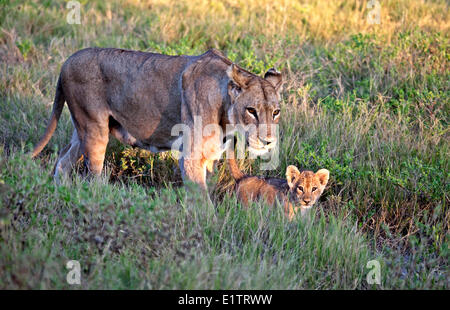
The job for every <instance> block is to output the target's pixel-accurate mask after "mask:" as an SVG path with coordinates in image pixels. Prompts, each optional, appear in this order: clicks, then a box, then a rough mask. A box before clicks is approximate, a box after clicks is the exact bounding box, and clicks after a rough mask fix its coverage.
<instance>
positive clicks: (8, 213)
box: [0, 0, 450, 288]
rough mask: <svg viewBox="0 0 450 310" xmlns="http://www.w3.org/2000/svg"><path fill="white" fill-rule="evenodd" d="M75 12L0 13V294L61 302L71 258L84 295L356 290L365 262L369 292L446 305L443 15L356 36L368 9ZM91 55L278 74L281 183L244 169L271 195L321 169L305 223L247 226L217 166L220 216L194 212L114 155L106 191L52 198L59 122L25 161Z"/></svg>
mask: <svg viewBox="0 0 450 310" xmlns="http://www.w3.org/2000/svg"><path fill="white" fill-rule="evenodd" d="M80 2H81V4H82V11H81V24H80V25H76V24H75V25H70V24H68V23H67V22H66V14H67V9H66V8H65V3H60V2H58V1H44V2H42V1H10V0H6V1H5V0H3V1H1V3H2V10H1V12H0V143H1V144H2V145H3V151H2V154H1V162H2V164H1V165H2V166H1V172H0V184H1V193H2V199H1V203H2V208H1V211H0V212H1V216H2V219H1V226H0V229H1V238H2V243H1V248H0V249H1V251H2V253H1V254H2V255H1V256H0V257H1V259H0V272H1V273H2V277H1V279H2V281H3V282H2V284H1V286H2V287H9V288H16V287H30V288H31V287H32V288H53V287H65V285H66V284H65V281H64V277H65V273H66V270H65V269H64V268H63V266H64V261H65V260H67V259H69V258H70V259H79V260H80V261H81V262H82V266H84V267H83V268H84V269H83V272H84V276H85V279H86V281H85V282H84V283H83V287H89V288H106V287H109V288H122V287H133V288H144V287H145V288H149V287H151V288H355V287H357V288H368V286H367V284H366V282H365V274H366V272H367V270H366V269H365V264H366V263H367V261H368V260H370V259H375V258H376V259H379V260H380V261H381V262H382V266H383V275H384V277H383V283H382V285H381V286H376V287H381V288H436V287H439V288H448V287H449V278H448V258H449V256H448V255H449V252H448V248H449V239H448V235H449V234H448V231H449V223H450V212H449V209H448V205H449V197H448V193H449V192H450V181H449V179H450V178H449V172H448V171H449V161H448V158H449V143H448V141H449V131H448V123H449V113H448V112H449V110H450V106H449V99H448V98H449V85H448V80H449V78H450V74H449V73H450V72H449V55H448V48H449V45H448V33H449V18H448V3H447V2H446V1H407V0H401V1H380V4H381V20H380V24H369V23H368V22H367V13H368V11H369V10H370V9H369V8H367V2H366V1H319V0H315V1H314V0H310V1H290V0H286V1H266V0H260V1H240V0H223V1H214V2H211V1H201V0H195V1H110V2H107V3H104V2H102V1H80ZM88 46H102V47H121V48H129V49H139V50H145V51H156V52H161V53H166V54H199V53H202V52H204V51H205V50H207V49H208V48H211V47H215V48H218V49H221V50H223V51H224V52H225V53H226V54H227V55H228V57H229V58H230V59H232V60H233V61H235V62H237V63H238V64H240V65H241V66H243V67H245V68H247V69H249V70H251V71H253V72H255V73H256V74H262V73H263V72H265V71H266V70H267V69H268V68H270V67H272V66H276V67H278V68H279V69H280V70H282V71H283V73H284V75H285V80H286V83H285V85H284V90H283V93H282V97H283V102H282V119H281V120H282V121H281V141H280V163H281V164H280V167H279V168H278V169H277V170H274V171H259V169H258V167H259V163H260V160H255V161H250V160H245V161H242V162H241V163H240V165H241V168H242V169H243V170H245V171H246V172H248V173H252V174H265V175H270V176H280V177H283V174H284V171H285V168H286V166H287V165H290V164H295V165H297V166H299V167H302V168H308V169H312V170H314V169H318V168H327V169H329V170H330V172H331V179H330V183H329V186H328V188H327V189H326V191H325V193H324V196H323V197H322V199H321V202H320V204H319V207H318V208H317V209H318V210H317V212H316V214H315V216H313V218H312V219H311V220H310V221H309V222H308V221H306V222H305V221H296V222H295V223H293V224H289V223H286V222H285V221H284V219H283V218H282V216H280V214H279V212H278V213H277V211H273V210H270V209H268V208H267V207H266V206H254V208H252V209H251V210H250V211H245V210H242V209H241V208H240V206H239V204H238V203H237V202H236V200H235V198H234V197H233V195H232V188H233V181H232V180H231V178H230V176H229V174H228V172H227V169H226V167H225V165H223V164H222V163H219V164H218V166H217V167H216V173H215V174H214V176H213V178H212V186H211V187H212V188H213V190H212V194H213V197H214V198H215V203H216V210H215V211H214V212H212V213H211V212H210V211H205V209H204V208H203V207H202V203H201V202H196V201H192V199H193V197H191V198H186V197H185V193H184V191H186V189H184V188H180V187H179V185H180V184H181V178H180V175H179V171H178V170H177V168H176V160H175V159H174V158H172V157H171V156H170V154H150V153H148V152H143V151H139V150H137V149H132V148H128V147H125V146H122V145H120V144H119V143H117V142H115V141H111V143H110V146H109V149H108V154H107V162H106V168H107V170H108V171H109V172H108V174H107V176H108V177H106V178H103V179H102V180H97V181H95V180H92V181H88V180H83V179H81V178H80V177H78V176H75V177H74V180H73V181H72V183H71V182H69V181H68V182H69V183H67V184H65V185H63V186H61V187H57V186H55V185H54V184H53V183H52V182H51V180H50V179H49V175H50V171H51V168H52V165H53V163H54V161H55V157H54V154H55V152H56V151H57V150H58V149H61V148H62V147H64V145H65V144H66V143H68V141H69V138H70V135H71V123H70V118H69V113H68V111H67V109H65V110H64V112H63V116H62V118H61V120H60V123H59V125H58V129H57V131H56V133H55V135H54V137H53V138H52V140H51V141H50V144H49V145H48V147H47V148H46V150H45V151H44V153H43V155H42V156H41V157H40V159H39V160H38V161H37V162H31V161H30V160H28V159H26V158H25V157H24V155H23V152H26V151H27V150H29V149H30V148H31V146H32V144H34V143H36V142H37V141H38V139H39V137H40V135H41V134H42V133H43V131H44V127H45V124H46V121H47V119H48V117H49V115H50V109H51V103H52V101H53V95H54V89H55V85H56V80H57V76H58V74H59V69H60V67H61V65H62V63H63V62H64V60H65V59H66V58H67V57H68V56H70V55H71V54H72V53H74V52H75V51H76V50H78V49H80V48H83V47H88ZM69 184H72V185H69ZM166 187H168V188H166ZM187 195H188V197H190V196H189V195H191V194H189V189H188V190H187ZM210 218H211V219H210ZM213 219H215V220H213ZM121 231H124V232H126V233H122V232H121ZM349 236H354V238H349ZM127 238H128V239H127ZM121 242H122V243H121ZM116 243H117V245H116ZM120 244H122V245H120Z"/></svg>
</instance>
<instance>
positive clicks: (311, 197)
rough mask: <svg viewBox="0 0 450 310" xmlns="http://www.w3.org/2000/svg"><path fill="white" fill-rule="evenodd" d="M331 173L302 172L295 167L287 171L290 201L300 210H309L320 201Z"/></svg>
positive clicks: (322, 171) (325, 171) (323, 171)
mask: <svg viewBox="0 0 450 310" xmlns="http://www.w3.org/2000/svg"><path fill="white" fill-rule="evenodd" d="M329 176H330V172H329V171H328V170H327V169H320V170H318V171H317V172H316V173H314V172H312V171H303V172H300V171H299V170H298V169H297V167H295V166H292V165H291V166H288V167H287V169H286V180H287V183H288V185H289V200H290V201H291V203H292V204H293V206H294V210H295V212H297V210H298V209H309V208H311V207H312V206H313V205H314V204H315V203H316V201H317V199H319V197H320V195H321V194H322V192H323V190H324V189H325V186H326V185H327V183H328V178H329Z"/></svg>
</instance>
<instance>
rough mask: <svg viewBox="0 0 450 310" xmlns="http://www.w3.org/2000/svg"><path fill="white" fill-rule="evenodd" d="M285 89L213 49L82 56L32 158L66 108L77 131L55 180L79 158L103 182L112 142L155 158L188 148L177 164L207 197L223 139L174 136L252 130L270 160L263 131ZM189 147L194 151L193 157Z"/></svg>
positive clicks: (95, 51) (69, 70)
mask: <svg viewBox="0 0 450 310" xmlns="http://www.w3.org/2000/svg"><path fill="white" fill-rule="evenodd" d="M281 84H282V76H281V74H280V73H279V72H277V71H276V70H275V69H270V70H269V71H268V72H267V73H266V74H265V76H264V78H261V77H258V76H256V75H254V74H252V73H250V72H248V71H246V70H244V69H242V68H240V67H239V66H237V65H235V64H233V63H232V62H231V61H230V60H228V59H227V58H226V57H225V56H224V55H223V54H222V53H220V52H219V51H217V50H214V49H212V50H209V51H207V52H206V53H204V54H202V55H199V56H184V55H183V56H168V55H161V54H155V53H145V52H139V51H130V50H123V49H116V48H87V49H83V50H80V51H78V52H76V53H75V54H73V55H72V56H70V57H69V58H68V59H67V61H66V62H65V63H64V64H63V66H62V68H61V73H60V76H59V79H58V84H57V88H56V94H55V100H54V104H53V111H52V114H51V118H50V121H49V123H48V126H47V129H46V131H45V133H44V136H43V137H42V139H41V140H40V142H39V143H38V144H37V145H36V146H35V148H34V150H33V153H32V156H33V157H34V156H36V155H37V154H39V152H41V150H42V149H43V148H44V147H45V145H46V144H47V143H48V141H49V140H50V138H51V136H52V134H53V132H54V131H55V128H56V125H57V122H58V119H59V117H60V116H61V112H62V109H63V107H64V102H67V106H68V107H69V110H70V114H71V118H72V122H73V125H74V127H75V128H74V132H73V135H72V139H71V141H70V143H69V144H68V145H67V146H66V147H65V148H64V149H63V150H62V151H61V153H60V154H59V158H58V161H57V163H56V165H55V169H54V176H55V177H56V178H57V177H58V175H59V174H60V173H65V172H68V171H69V170H70V168H71V167H72V165H73V164H74V163H75V162H76V161H77V160H78V159H79V158H80V157H81V156H84V159H85V163H86V166H87V168H88V170H89V171H90V172H91V173H93V174H100V173H101V171H102V168H103V161H104V158H105V151H106V145H107V143H108V138H109V134H111V135H112V136H114V137H116V138H117V139H118V140H120V141H121V142H123V143H126V144H129V145H132V146H137V147H140V148H144V149H147V150H150V151H152V152H161V151H168V150H170V149H171V148H172V146H173V144H174V143H175V142H177V143H179V142H180V141H183V142H182V143H179V144H181V148H180V150H183V151H184V154H183V156H182V158H180V160H179V165H180V170H181V172H182V176H183V179H184V180H191V181H193V182H195V183H197V184H199V185H200V186H201V187H202V188H203V189H206V169H207V167H208V169H209V170H211V168H212V163H213V162H214V161H215V160H218V159H220V158H221V155H222V152H223V151H224V147H222V135H221V134H220V133H218V132H215V131H214V132H213V133H210V134H206V135H205V134H204V135H203V136H201V138H200V139H194V136H193V135H189V136H188V138H187V140H184V139H185V137H183V139H182V137H178V136H177V135H172V134H173V130H172V128H173V127H174V126H175V125H177V124H184V125H186V126H188V128H190V129H192V130H193V129H194V123H195V120H197V124H199V123H201V125H202V126H203V127H202V128H204V127H205V126H206V125H210V124H212V125H217V126H219V128H221V129H222V130H223V132H222V134H227V133H228V132H227V127H228V126H227V125H230V124H231V125H234V124H236V125H237V124H239V125H242V126H243V127H244V128H247V129H248V132H247V141H248V143H249V147H250V150H251V151H254V152H255V153H257V154H259V155H261V154H264V153H266V152H267V151H268V150H269V149H271V148H272V147H273V146H274V145H275V144H276V143H277V141H276V137H275V134H274V133H272V132H271V130H270V126H266V127H267V128H268V130H267V131H266V132H264V134H261V133H260V125H262V124H264V125H273V124H277V123H278V119H279V116H280V106H279V91H280V88H281ZM198 120H200V121H198ZM250 125H253V126H250ZM176 134H178V132H176ZM186 141H187V142H186ZM185 142H186V144H189V143H190V144H189V145H190V146H192V147H190V148H189V149H188V148H187V147H186V146H185ZM183 148H184V149H183ZM186 149H188V150H187V151H186Z"/></svg>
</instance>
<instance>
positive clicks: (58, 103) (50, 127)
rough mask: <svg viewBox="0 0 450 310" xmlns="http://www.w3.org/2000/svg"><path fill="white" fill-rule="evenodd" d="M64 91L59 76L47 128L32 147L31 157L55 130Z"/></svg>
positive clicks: (37, 152)
mask: <svg viewBox="0 0 450 310" xmlns="http://www.w3.org/2000/svg"><path fill="white" fill-rule="evenodd" d="M64 102H65V98H64V93H63V90H62V85H61V76H60V77H59V78H58V84H57V86H56V93H55V100H54V101H53V110H52V115H51V117H50V120H49V121H48V125H47V129H45V133H44V135H43V136H42V138H41V140H40V141H39V142H38V144H36V146H35V147H34V150H33V153H32V154H31V158H33V157H36V156H37V155H38V154H39V153H40V152H41V151H42V149H43V148H44V147H45V146H46V145H47V143H48V141H50V138H51V137H52V135H53V133H54V132H55V129H56V125H57V124H58V120H59V117H60V116H61V112H62V110H63V108H64Z"/></svg>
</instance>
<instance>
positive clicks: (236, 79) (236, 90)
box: [227, 64, 252, 99]
mask: <svg viewBox="0 0 450 310" xmlns="http://www.w3.org/2000/svg"><path fill="white" fill-rule="evenodd" d="M227 75H228V77H229V78H230V83H228V93H229V94H230V96H232V97H233V99H234V98H236V97H237V96H238V95H239V94H240V93H241V91H242V89H245V88H247V87H248V84H249V83H250V80H251V78H252V77H251V75H250V74H248V73H247V72H245V71H243V70H241V69H240V68H239V67H238V66H237V65H235V64H231V66H230V67H228V70H227Z"/></svg>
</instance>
